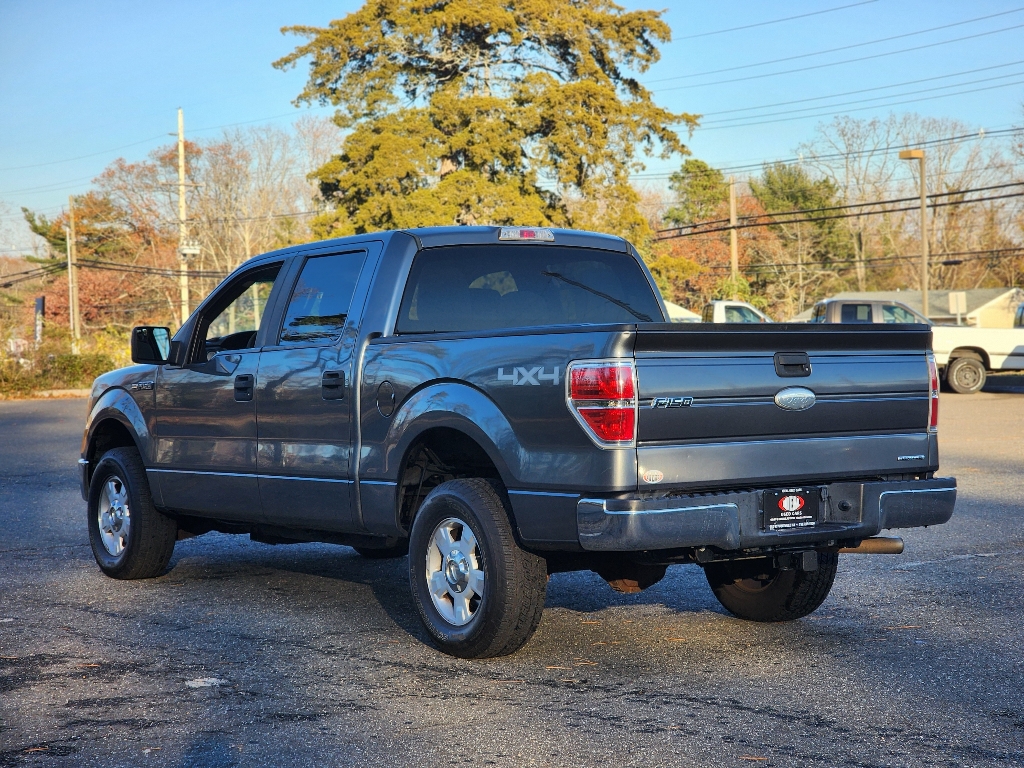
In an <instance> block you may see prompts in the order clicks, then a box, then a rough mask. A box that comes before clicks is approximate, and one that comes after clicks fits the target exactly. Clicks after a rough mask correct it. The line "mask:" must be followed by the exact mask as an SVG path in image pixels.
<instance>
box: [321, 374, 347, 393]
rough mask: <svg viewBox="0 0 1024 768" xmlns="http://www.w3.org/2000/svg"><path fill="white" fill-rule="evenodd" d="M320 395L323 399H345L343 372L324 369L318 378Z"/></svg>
mask: <svg viewBox="0 0 1024 768" xmlns="http://www.w3.org/2000/svg"><path fill="white" fill-rule="evenodd" d="M320 395H321V397H323V399H324V400H344V399H345V372H344V371H324V375H323V378H321V379H320Z"/></svg>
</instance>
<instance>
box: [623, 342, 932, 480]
mask: <svg viewBox="0 0 1024 768" xmlns="http://www.w3.org/2000/svg"><path fill="white" fill-rule="evenodd" d="M930 345H931V334H930V331H929V330H928V329H926V328H920V327H917V326H909V327H907V326H904V327H902V328H896V327H893V326H886V327H884V328H877V329H876V328H864V327H843V326H836V325H831V326H827V327H822V326H808V325H776V326H751V325H744V326H729V325H716V326H714V327H710V326H706V325H705V326H701V327H699V328H693V329H691V328H687V329H681V328H679V327H678V326H676V327H670V326H657V327H644V326H641V327H640V328H638V330H637V338H636V347H635V356H636V366H637V381H638V389H639V391H638V396H639V414H638V417H639V418H638V427H637V437H638V470H639V471H638V484H639V486H640V488H641V489H653V488H654V487H661V488H665V487H670V486H680V485H682V486H686V487H688V488H700V487H703V486H709V487H710V486H715V487H722V485H723V483H726V484H729V485H732V486H737V487H743V486H750V485H755V484H756V485H779V484H787V483H794V482H796V483H800V482H805V481H810V480H816V479H839V478H848V477H870V476H878V475H886V474H893V473H905V474H914V473H923V472H926V471H928V470H934V469H935V468H937V466H938V455H937V451H936V445H935V443H936V441H935V439H934V435H931V436H930V435H929V433H928V428H927V426H928V400H929V392H928V381H929V379H928V363H927V358H926V352H927V350H928V349H929V348H930ZM804 355H806V358H804V357H803V356H804ZM802 359H806V360H807V362H808V363H809V366H810V372H809V373H807V371H806V369H801V367H800V366H799V365H794V364H793V361H794V360H795V361H800V360H802ZM787 361H789V365H788V366H787V365H783V363H786V362H787ZM792 388H802V389H805V390H810V391H811V392H813V395H814V397H813V404H811V405H809V406H808V407H805V408H803V409H796V410H788V409H786V408H784V407H782V406H780V404H778V403H777V398H776V396H777V395H779V393H780V392H782V391H784V390H787V389H792ZM794 394H797V395H799V394H802V395H803V397H804V399H805V401H807V400H810V398H809V397H808V395H807V393H806V392H804V393H799V392H797V393H794ZM778 399H779V400H780V401H782V402H783V403H785V401H786V397H785V395H783V396H781V397H780V398H778ZM797 399H799V398H797ZM790 405H793V404H792V403H791V404H790ZM797 405H800V403H797Z"/></svg>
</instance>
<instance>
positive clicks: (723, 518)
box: [576, 477, 956, 552]
mask: <svg viewBox="0 0 1024 768" xmlns="http://www.w3.org/2000/svg"><path fill="white" fill-rule="evenodd" d="M823 487H824V488H825V489H826V493H827V497H826V498H825V499H824V500H823V502H822V506H821V517H820V520H819V522H818V524H817V525H815V526H814V527H813V528H801V529H798V530H796V531H786V532H775V531H765V530H763V527H762V523H761V521H762V510H761V499H762V493H761V491H742V492H735V493H721V494H708V495H702V496H687V497H680V498H667V499H642V498H632V499H587V498H584V499H580V501H579V503H578V504H577V506H576V523H577V526H578V529H579V541H580V545H581V546H582V547H583V548H584V549H586V550H590V551H602V552H632V551H640V550H658V549H679V548H685V547H716V548H718V549H721V550H725V551H730V550H738V549H751V548H760V547H772V546H784V547H788V546H798V545H801V544H820V543H824V542H827V541H835V542H838V541H842V540H849V539H865V538H868V537H869V536H874V535H875V534H877V533H878V532H879V531H881V530H882V529H885V528H916V527H919V526H927V525H939V524H941V523H945V522H946V521H948V520H949V518H950V517H952V515H953V506H954V504H955V502H956V480H955V479H954V478H951V477H950V478H936V479H933V480H915V481H907V482H877V483H875V482H872V483H831V484H825V485H823Z"/></svg>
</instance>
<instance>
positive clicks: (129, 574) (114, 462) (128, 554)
mask: <svg viewBox="0 0 1024 768" xmlns="http://www.w3.org/2000/svg"><path fill="white" fill-rule="evenodd" d="M112 498H113V499H114V501H113V502H112V501H111V500H112ZM125 501H126V502H127V510H125V509H124V508H125V505H124V503H123V502H125ZM101 506H102V507H103V508H102V509H101ZM115 509H116V512H115V513H114V514H111V511H112V510H115ZM122 510H123V512H122ZM87 515H88V517H87V521H88V526H89V543H90V544H91V545H92V553H93V556H94V557H95V558H96V562H97V564H98V565H99V567H100V570H102V571H103V572H104V573H105V574H106V575H107V576H110V577H111V578H115V579H149V578H152V577H154V576H159V575H160V574H162V573H163V572H164V571H166V570H167V564H168V563H169V562H170V561H171V555H172V554H173V552H174V542H175V540H176V539H177V537H178V524H177V523H176V522H175V521H174V520H172V519H171V518H169V517H167V516H166V515H163V514H161V513H160V512H158V511H157V510H156V508H155V507H154V506H153V496H152V494H151V493H150V490H149V481H148V480H147V479H146V468H145V466H144V465H143V464H142V458H141V457H140V456H139V452H138V451H137V450H135V449H134V448H114V449H112V450H110V451H107V452H106V453H105V454H103V457H102V458H101V459H100V461H99V463H98V464H97V465H96V470H95V471H94V472H93V474H92V480H91V481H90V483H89V505H88V512H87ZM115 519H116V523H115V522H114V521H115ZM125 519H127V523H128V524H127V525H125V524H124V523H125ZM115 527H116V530H115ZM105 542H106V543H105ZM108 546H109V547H112V548H113V549H114V551H111V550H110V549H108Z"/></svg>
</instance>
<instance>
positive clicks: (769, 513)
mask: <svg viewBox="0 0 1024 768" xmlns="http://www.w3.org/2000/svg"><path fill="white" fill-rule="evenodd" d="M763 501H764V504H763V507H762V508H763V509H764V529H765V530H766V531H788V530H793V529H796V528H811V527H813V526H815V525H817V524H818V512H819V508H820V506H821V491H820V490H819V489H818V488H786V489H784V490H781V491H765V492H764V497H763Z"/></svg>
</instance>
